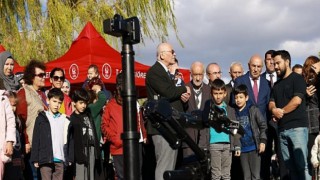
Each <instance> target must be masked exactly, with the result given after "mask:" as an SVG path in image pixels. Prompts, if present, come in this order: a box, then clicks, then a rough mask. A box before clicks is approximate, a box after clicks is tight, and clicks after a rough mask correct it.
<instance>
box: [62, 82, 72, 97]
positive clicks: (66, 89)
mask: <svg viewBox="0 0 320 180" xmlns="http://www.w3.org/2000/svg"><path fill="white" fill-rule="evenodd" d="M61 91H62V92H63V93H65V94H66V95H69V93H70V86H69V84H68V83H67V82H64V83H63V84H62V87H61Z"/></svg>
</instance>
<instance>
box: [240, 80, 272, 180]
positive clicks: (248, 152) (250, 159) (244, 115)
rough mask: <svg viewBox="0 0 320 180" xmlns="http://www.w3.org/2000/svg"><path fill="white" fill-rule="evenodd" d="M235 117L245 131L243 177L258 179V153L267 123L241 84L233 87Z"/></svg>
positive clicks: (261, 146) (264, 140)
mask: <svg viewBox="0 0 320 180" xmlns="http://www.w3.org/2000/svg"><path fill="white" fill-rule="evenodd" d="M234 98H235V102H236V106H237V107H236V117H237V120H238V121H239V122H240V124H241V126H242V127H243V129H244V131H245V133H244V135H243V136H242V137H241V138H240V141H241V156H240V161H241V166H242V170H243V176H244V179H250V180H251V179H260V167H261V165H260V161H261V159H260V154H261V153H263V152H264V150H265V146H266V142H267V135H266V130H267V123H266V120H265V119H264V117H263V116H262V114H261V112H260V110H259V108H258V107H256V106H253V105H252V104H251V103H250V101H248V99H249V96H248V89H247V86H245V85H243V84H241V85H239V86H237V87H235V89H234Z"/></svg>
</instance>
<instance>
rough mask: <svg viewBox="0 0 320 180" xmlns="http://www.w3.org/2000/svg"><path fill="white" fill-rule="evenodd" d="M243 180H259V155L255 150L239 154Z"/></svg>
mask: <svg viewBox="0 0 320 180" xmlns="http://www.w3.org/2000/svg"><path fill="white" fill-rule="evenodd" d="M240 161H241V166H242V171H243V177H244V180H259V179H260V165H261V159H260V155H259V154H258V152H257V151H256V150H254V151H250V152H245V153H241V156H240Z"/></svg>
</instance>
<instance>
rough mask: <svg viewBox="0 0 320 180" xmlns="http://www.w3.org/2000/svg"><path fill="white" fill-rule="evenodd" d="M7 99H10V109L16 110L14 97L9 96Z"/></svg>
mask: <svg viewBox="0 0 320 180" xmlns="http://www.w3.org/2000/svg"><path fill="white" fill-rule="evenodd" d="M9 101H10V105H11V107H12V111H13V112H16V109H17V101H16V99H15V98H13V97H10V98H9Z"/></svg>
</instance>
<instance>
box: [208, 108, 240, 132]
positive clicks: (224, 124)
mask: <svg viewBox="0 0 320 180" xmlns="http://www.w3.org/2000/svg"><path fill="white" fill-rule="evenodd" d="M208 124H209V126H211V127H213V128H215V130H216V131H218V132H219V131H220V132H221V131H223V130H229V131H230V132H231V133H232V134H234V135H235V134H237V133H238V134H240V135H244V129H243V127H242V126H241V125H240V123H239V121H236V120H231V119H229V118H228V117H227V116H226V114H225V113H224V111H223V109H221V108H219V107H218V106H216V105H214V104H212V105H211V107H210V111H209V115H208Z"/></svg>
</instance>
